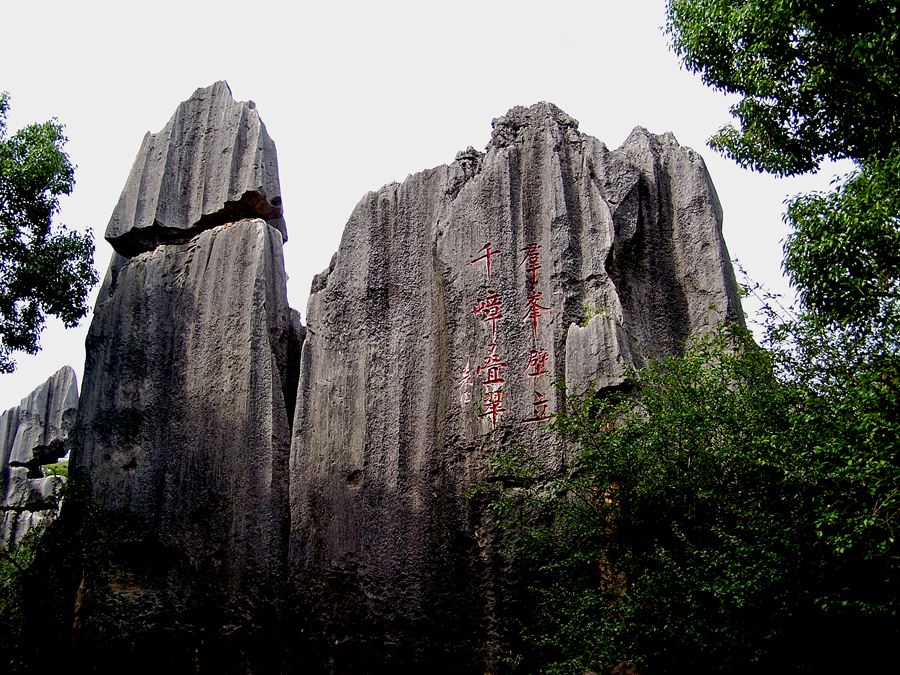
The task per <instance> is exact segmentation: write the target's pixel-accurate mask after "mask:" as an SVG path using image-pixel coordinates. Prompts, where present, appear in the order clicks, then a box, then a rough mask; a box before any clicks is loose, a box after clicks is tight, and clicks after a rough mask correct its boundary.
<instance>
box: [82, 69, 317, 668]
mask: <svg viewBox="0 0 900 675" xmlns="http://www.w3.org/2000/svg"><path fill="white" fill-rule="evenodd" d="M248 195H249V196H248ZM278 195H279V191H278V175H277V167H276V164H275V148H274V144H273V143H272V141H271V140H270V139H269V137H268V135H267V134H266V132H265V127H264V126H263V125H262V122H261V121H260V120H259V117H258V115H257V113H256V110H255V109H254V108H253V106H252V104H250V105H248V104H243V103H240V104H238V103H234V102H233V101H232V100H231V94H230V91H228V87H227V85H226V84H225V83H217V84H215V85H213V86H212V87H209V88H207V89H199V90H197V92H195V94H194V96H193V97H192V98H191V99H190V100H189V101H187V102H185V103H183V104H182V105H181V106H180V107H179V108H178V111H177V112H176V114H175V116H174V117H173V118H172V120H171V121H170V122H169V124H168V125H167V126H166V128H165V129H164V130H163V131H162V132H160V133H159V134H156V135H151V136H148V137H147V138H146V139H145V141H144V145H143V146H142V148H141V151H140V154H139V156H138V159H137V161H136V163H135V169H134V170H133V171H132V174H131V176H130V177H129V182H128V184H127V185H126V187H125V189H124V190H123V193H122V199H121V200H120V202H119V205H118V206H117V207H116V211H115V213H114V214H113V218H112V220H111V222H110V229H109V231H108V232H107V238H108V239H110V241H111V242H112V243H113V245H114V246H115V247H116V249H117V251H118V253H117V254H115V255H114V256H113V259H112V261H111V263H110V267H109V271H108V273H107V275H106V278H105V280H104V282H103V286H102V288H101V291H100V295H99V297H98V300H97V304H96V307H95V309H94V318H93V321H92V323H91V327H90V330H89V333H88V337H87V361H86V365H85V375H84V386H83V394H82V400H81V405H80V407H79V413H78V425H77V436H76V437H77V443H76V447H75V451H74V453H73V460H72V463H73V468H72V472H73V474H72V475H73V478H74V477H77V480H78V481H79V483H80V484H82V485H85V486H86V489H87V493H88V495H89V497H90V499H91V500H92V501H93V503H94V504H95V505H97V506H99V507H100V509H101V511H102V512H103V513H105V514H108V515H107V517H106V520H107V521H108V522H110V523H112V522H116V523H124V525H117V526H116V527H118V528H119V529H118V530H117V532H118V534H116V538H115V539H114V540H115V541H121V538H122V536H121V532H122V531H123V528H124V530H125V531H134V536H135V537H139V538H141V541H142V542H143V543H142V544H141V546H142V547H143V548H141V549H140V550H141V552H140V554H135V553H134V551H133V550H126V549H123V548H121V547H119V548H112V549H110V551H109V552H108V555H109V556H110V557H111V561H110V564H111V568H112V569H113V570H115V573H114V574H113V575H112V577H110V575H109V573H106V572H104V573H100V572H101V570H97V569H86V571H85V578H84V581H83V595H84V597H86V598H91V602H90V603H86V604H84V605H83V606H81V608H80V610H79V614H78V617H77V623H78V624H79V625H80V626H82V629H81V631H82V634H83V635H82V637H81V638H79V639H80V640H81V641H82V642H83V643H85V644H87V645H88V646H87V647H85V649H87V650H88V651H92V650H93V649H94V646H96V641H102V640H103V639H105V638H103V637H102V636H103V635H105V634H106V632H105V631H109V630H117V629H115V628H111V626H112V627H115V626H116V625H118V624H117V623H116V622H117V621H119V620H120V618H119V617H121V616H125V617H129V619H128V621H127V625H128V627H129V630H130V631H131V633H130V635H131V637H129V638H128V639H129V640H132V642H131V643H129V644H131V645H132V646H131V647H129V648H128V649H130V650H131V651H127V650H126V652H127V653H130V654H132V655H133V654H135V653H141V654H149V655H151V656H152V655H153V653H154V652H155V651H156V647H154V645H157V644H158V646H159V647H160V648H164V649H168V650H169V652H168V653H169V655H170V656H171V658H172V663H175V662H176V661H177V659H179V658H180V659H182V661H180V662H179V663H180V664H181V665H180V666H179V667H180V668H184V667H185V663H186V662H185V661H184V660H183V659H184V658H186V657H185V655H187V658H188V660H189V661H190V659H194V658H195V657H194V656H193V654H195V652H194V650H195V649H196V650H201V645H206V647H205V648H204V649H206V650H207V651H215V650H216V648H214V647H211V646H210V645H212V644H214V643H216V644H221V643H217V642H216V641H217V640H222V639H224V638H223V636H225V635H230V636H232V638H233V641H234V642H237V641H239V639H240V638H239V636H240V635H246V634H248V633H252V632H253V631H254V630H256V629H255V628H254V626H257V625H258V623H259V621H260V620H261V619H260V616H261V614H263V613H266V612H269V611H270V610H271V609H272V607H273V605H274V604H275V598H276V597H277V593H278V590H279V584H280V583H281V581H282V579H283V578H284V576H285V567H284V565H285V558H286V546H287V523H288V520H289V516H288V453H289V447H290V421H291V419H292V417H293V412H294V402H295V397H296V389H297V377H298V374H297V373H298V364H299V354H300V346H301V343H302V340H303V334H304V329H303V327H302V325H301V324H300V321H299V315H298V314H297V313H296V312H293V311H292V310H291V309H290V307H289V306H288V303H287V293H286V281H287V277H286V275H285V271H284V262H283V256H282V245H283V238H284V237H283V235H284V222H283V220H282V219H281V217H280V216H281V206H280V197H279V196H278ZM246 215H258V216H260V217H258V218H244V217H243V216H246ZM173 229H176V230H179V232H176V233H174V234H173V232H172V230H173ZM175 235H177V236H175ZM101 527H108V526H107V525H106V522H104V523H102V524H101ZM128 528H131V530H129V529H128ZM104 536H105V535H104ZM129 536H131V535H129ZM125 538H126V539H128V537H127V536H126V537H125ZM131 548H132V549H133V548H134V546H133V545H131ZM161 631H162V632H163V633H164V634H165V636H166V637H162V638H161V637H160V634H161ZM166 631H168V632H166ZM235 636H238V637H235ZM91 640H94V641H95V643H93V644H94V646H90V645H91V644H92V643H91V642H90V641H91ZM154 640H156V641H157V642H154ZM125 642H127V641H125V640H124V639H123V643H125ZM176 644H177V645H178V648H177V649H176V648H175V646H174V645H176ZM199 653H200V652H199V651H197V654H199ZM197 658H200V657H199V656H198V657H197ZM226 658H227V657H226ZM201 661H203V663H204V664H205V665H204V667H210V666H209V661H208V660H206V657H205V656H204V658H203V659H201ZM190 662H191V663H193V661H190ZM198 667H199V666H198ZM230 667H233V668H238V669H240V667H241V666H239V665H235V664H232V665H231V666H230ZM212 669H213V670H216V667H212Z"/></svg>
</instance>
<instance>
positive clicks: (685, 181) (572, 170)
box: [290, 103, 741, 672]
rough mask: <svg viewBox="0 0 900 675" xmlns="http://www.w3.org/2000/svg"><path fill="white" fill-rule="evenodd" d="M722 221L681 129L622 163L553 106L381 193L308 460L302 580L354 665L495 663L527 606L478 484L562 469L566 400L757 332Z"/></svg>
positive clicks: (311, 337)
mask: <svg viewBox="0 0 900 675" xmlns="http://www.w3.org/2000/svg"><path fill="white" fill-rule="evenodd" d="M721 225H722V213H721V209H720V207H719V203H718V200H717V198H716V194H715V190H714V188H713V186H712V183H711V181H710V178H709V175H708V173H707V171H706V168H705V166H704V163H703V161H702V159H701V158H700V157H699V156H698V155H697V154H696V153H695V152H693V151H692V150H690V149H688V148H683V147H681V146H680V145H678V143H677V142H676V141H675V139H674V138H673V137H672V136H671V135H670V134H666V135H663V136H656V135H653V134H650V133H648V132H647V131H646V130H644V129H641V128H637V129H635V130H634V132H633V133H632V134H631V136H629V138H628V139H627V140H626V141H625V143H624V144H623V146H622V147H621V148H619V149H617V150H610V149H608V148H607V147H606V146H605V145H604V144H603V143H601V142H600V141H598V140H597V139H595V138H593V137H591V136H588V135H586V134H584V133H581V132H580V131H579V130H578V125H577V122H576V121H575V120H574V119H573V118H572V117H570V116H568V115H567V114H565V113H564V112H562V111H561V110H559V109H558V108H557V107H555V106H553V105H552V104H548V103H540V104H537V105H534V106H531V107H530V108H524V107H517V108H513V109H512V110H510V111H509V112H508V113H507V114H506V115H505V116H503V117H501V118H499V119H496V120H494V123H493V135H492V140H491V142H490V143H489V145H488V147H487V149H486V152H484V153H481V152H478V151H476V150H474V149H472V148H469V149H467V150H465V151H463V152H461V153H459V154H458V155H457V157H456V161H454V162H453V163H451V164H449V165H444V166H439V167H436V168H434V169H431V170H428V171H423V172H421V173H418V174H415V175H413V176H410V177H409V178H407V179H406V180H405V181H404V182H403V183H401V184H391V185H387V186H385V187H383V188H381V189H380V190H378V191H375V192H371V193H369V194H367V195H366V196H365V197H363V199H362V200H361V201H360V203H359V204H358V205H357V207H356V209H355V210H354V211H353V214H352V215H351V217H350V220H349V222H348V223H347V226H346V229H345V231H344V235H343V239H342V241H341V245H340V249H339V251H338V253H337V255H336V256H335V258H334V260H333V261H332V263H331V265H330V267H329V268H328V270H327V271H325V272H324V273H322V274H321V275H319V276H318V277H317V278H316V280H315V281H314V283H313V293H312V295H311V297H310V301H309V308H308V311H307V329H308V335H307V339H306V341H305V342H304V345H303V352H302V358H301V376H300V388H299V392H298V399H297V412H296V416H295V420H296V422H295V425H294V433H293V446H292V454H291V547H290V555H291V558H290V572H291V575H292V585H293V587H294V588H295V591H296V595H297V597H298V598H300V602H301V603H305V604H303V605H302V606H303V607H304V608H305V609H304V610H303V612H304V613H305V614H306V615H307V616H309V617H313V619H312V620H311V621H310V627H309V628H308V629H307V631H306V633H305V634H306V635H307V637H309V636H311V635H317V636H318V638H319V644H320V645H321V648H322V650H323V654H324V656H323V657H322V658H324V659H329V660H330V661H329V662H332V663H335V664H337V665H336V666H335V667H336V669H337V672H367V671H366V667H367V666H366V664H367V663H368V664H371V663H379V664H381V665H380V667H383V668H387V669H392V668H393V669H395V670H404V669H411V668H413V667H415V666H421V665H423V664H428V667H429V668H431V669H434V670H435V671H439V672H482V670H483V669H487V670H492V669H493V668H494V667H495V666H496V656H497V651H496V650H497V648H498V644H500V643H501V642H502V639H503V632H504V630H505V628H504V626H505V625H506V626H508V624H505V621H506V619H508V618H509V617H510V616H512V615H514V614H515V613H516V611H517V610H516V608H515V606H514V602H515V597H514V593H512V592H510V589H509V588H507V587H505V580H506V579H508V577H509V575H508V574H507V571H504V570H503V569H501V568H500V564H501V563H500V561H499V560H498V556H497V555H496V539H495V533H493V531H492V529H491V527H490V526H489V524H488V523H487V521H486V520H485V518H484V516H483V514H482V513H481V512H480V510H479V508H478V507H477V505H474V503H473V502H471V501H470V500H468V499H467V498H466V494H467V491H468V489H469V488H470V487H471V486H472V485H473V484H474V483H476V482H478V481H480V480H483V479H484V478H485V476H486V472H485V467H486V463H487V459H488V458H489V457H491V456H492V455H494V454H495V453H496V452H497V451H499V450H500V449H503V448H511V447H514V446H521V447H526V448H531V449H532V450H533V451H534V452H537V453H539V454H540V455H542V456H543V457H544V458H545V459H546V460H547V461H549V462H551V463H557V464H559V463H561V462H563V461H564V455H565V453H564V451H563V450H562V448H560V447H559V442H558V441H557V440H556V439H555V438H554V437H552V436H550V435H549V434H547V433H545V425H546V424H547V422H549V421H550V420H551V419H552V417H553V415H554V413H555V412H556V411H558V410H560V409H561V407H562V405H563V404H564V402H565V397H566V396H567V393H571V392H576V393H577V392H582V391H585V390H586V389H587V388H589V387H604V386H612V385H616V384H619V383H621V382H622V377H623V370H624V368H625V366H627V365H629V364H640V363H643V362H644V361H645V360H647V359H650V358H654V357H657V356H661V355H665V354H671V353H674V352H677V351H678V350H680V349H681V348H682V347H683V346H684V344H685V342H686V341H688V340H689V339H690V338H691V337H692V336H695V335H698V334H701V333H703V332H706V331H709V330H712V329H713V328H714V327H715V326H717V325H719V324H720V323H722V322H723V321H729V320H731V321H740V320H741V311H740V304H739V299H738V294H737V287H736V284H735V281H734V277H733V273H732V270H731V266H730V262H729V258H728V254H727V251H726V250H725V245H724V242H723V239H722V233H721ZM563 380H564V381H565V384H566V388H565V389H563V388H561V387H559V386H557V383H559V382H561V381H563ZM404 672H405V670H404Z"/></svg>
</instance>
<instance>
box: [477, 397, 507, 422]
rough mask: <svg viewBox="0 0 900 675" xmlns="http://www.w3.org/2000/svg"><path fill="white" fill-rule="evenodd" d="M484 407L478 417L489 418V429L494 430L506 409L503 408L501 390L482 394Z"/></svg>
mask: <svg viewBox="0 0 900 675" xmlns="http://www.w3.org/2000/svg"><path fill="white" fill-rule="evenodd" d="M484 407H485V410H484V412H483V413H481V415H479V417H490V418H491V429H496V428H497V425H498V424H499V423H500V420H501V419H502V417H503V413H505V412H506V408H504V407H503V390H502V389H494V390H491V391H486V392H484Z"/></svg>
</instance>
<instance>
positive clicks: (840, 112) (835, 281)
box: [667, 0, 900, 325]
mask: <svg viewBox="0 0 900 675" xmlns="http://www.w3.org/2000/svg"><path fill="white" fill-rule="evenodd" d="M667 30H668V33H669V35H670V36H671V38H672V46H673V49H674V50H675V52H676V54H678V55H679V56H680V57H681V58H682V61H683V62H684V64H685V65H686V66H687V67H688V68H689V69H690V70H692V71H694V72H696V73H699V74H700V75H701V77H702V78H703V81H704V82H706V83H707V84H709V85H711V86H713V87H715V88H717V89H719V90H722V91H724V92H728V93H731V94H736V95H738V96H740V97H741V99H740V101H738V102H737V103H736V104H734V105H733V106H732V108H731V112H732V114H733V115H734V117H735V118H736V120H737V123H738V126H734V125H729V126H725V127H723V128H722V129H720V130H719V131H718V133H716V134H715V135H714V136H713V137H712V138H711V139H710V145H711V146H712V147H713V148H715V149H717V150H719V151H721V152H723V153H724V154H725V155H727V156H729V157H731V158H732V159H734V160H735V161H736V162H737V163H738V164H740V165H741V166H745V167H751V168H753V169H756V170H759V171H766V172H770V173H774V174H776V175H792V174H797V173H803V172H807V171H815V170H817V169H818V168H819V166H820V163H821V162H822V160H823V159H824V158H830V159H850V160H853V161H854V162H855V163H856V165H857V169H856V170H855V171H854V172H852V173H851V174H850V175H849V176H848V177H846V178H845V179H844V180H838V181H835V185H834V188H833V190H832V191H831V192H830V193H825V194H819V193H814V194H809V195H801V196H799V197H796V198H794V199H793V200H792V201H791V203H790V204H789V207H788V211H787V214H786V216H785V220H786V221H787V223H788V224H789V225H790V226H791V228H792V232H791V234H790V235H789V237H788V240H787V243H786V247H785V259H784V268H785V271H786V272H787V273H788V275H789V276H790V278H791V281H792V282H793V283H794V285H795V286H796V287H797V289H798V291H799V292H800V295H801V298H802V299H803V301H804V303H805V305H806V309H807V310H809V311H811V312H814V313H816V314H817V315H818V318H820V319H821V320H824V321H827V322H832V323H836V324H840V325H846V324H848V323H852V322H859V321H861V322H862V323H866V322H870V321H871V320H872V319H873V318H876V317H877V316H878V315H879V313H880V312H881V310H882V304H883V303H884V302H886V301H887V302H894V301H895V298H896V297H897V291H898V286H897V279H898V278H900V262H898V261H900V253H898V251H900V6H898V5H897V3H896V2H894V1H892V0H865V1H863V2H843V1H823V0H741V1H740V2H730V1H728V2H726V1H725V0H670V1H669V5H668V24H667Z"/></svg>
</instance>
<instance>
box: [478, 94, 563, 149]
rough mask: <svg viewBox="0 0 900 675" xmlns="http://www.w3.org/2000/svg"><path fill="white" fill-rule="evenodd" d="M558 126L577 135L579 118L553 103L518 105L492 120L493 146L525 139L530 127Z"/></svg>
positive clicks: (502, 145) (491, 143)
mask: <svg viewBox="0 0 900 675" xmlns="http://www.w3.org/2000/svg"><path fill="white" fill-rule="evenodd" d="M549 126H556V127H558V128H559V129H560V131H562V132H563V133H564V134H565V135H567V136H568V135H576V136H577V132H578V120H576V119H575V118H574V117H572V116H571V115H568V114H566V113H565V112H564V111H562V110H560V109H559V108H558V107H557V106H555V105H554V104H553V103H548V102H547V101H541V102H540V103H535V104H534V105H532V106H529V107H527V108H526V107H525V106H521V105H517V106H515V107H513V108H511V109H510V110H509V111H508V112H507V113H506V114H505V115H503V116H502V117H497V118H495V119H494V120H492V121H491V127H493V130H492V131H491V142H490V143H489V144H488V149H490V148H491V147H499V148H503V147H506V146H508V145H511V144H513V143H516V142H521V141H522V140H523V139H524V136H525V131H526V130H528V129H529V128H540V127H549Z"/></svg>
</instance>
